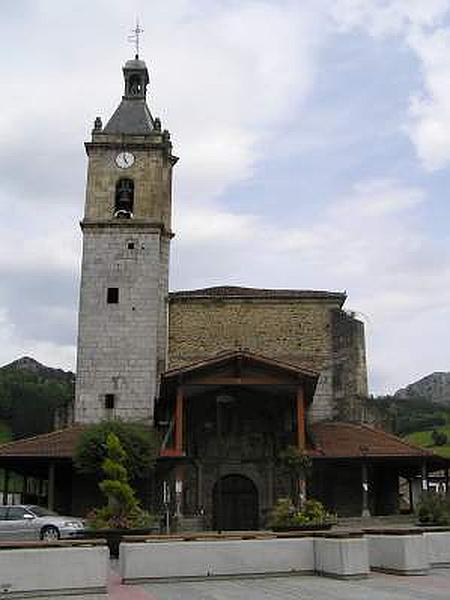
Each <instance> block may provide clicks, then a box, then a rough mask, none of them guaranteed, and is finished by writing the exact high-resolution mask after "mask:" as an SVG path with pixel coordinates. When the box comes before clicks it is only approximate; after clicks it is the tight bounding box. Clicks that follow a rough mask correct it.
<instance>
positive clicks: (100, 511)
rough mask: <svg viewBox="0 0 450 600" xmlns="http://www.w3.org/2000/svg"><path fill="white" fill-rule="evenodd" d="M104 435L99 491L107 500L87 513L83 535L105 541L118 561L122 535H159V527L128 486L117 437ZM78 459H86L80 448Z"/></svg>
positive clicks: (124, 457) (126, 460) (126, 459)
mask: <svg viewBox="0 0 450 600" xmlns="http://www.w3.org/2000/svg"><path fill="white" fill-rule="evenodd" d="M127 425H128V424H127ZM97 427H98V426H97ZM104 433H105V435H106V441H105V443H104V444H102V450H103V460H102V461H101V466H100V470H101V472H102V473H103V476H104V478H103V480H102V481H101V482H100V483H99V488H100V491H101V492H102V494H103V495H104V496H105V498H106V504H105V506H102V507H100V508H94V509H93V510H91V511H90V512H89V513H88V515H87V518H86V521H87V531H86V533H85V535H86V536H88V537H97V538H98V537H101V538H105V539H106V540H107V543H108V546H109V549H110V554H111V556H113V557H117V556H118V553H119V544H120V541H121V539H122V537H123V536H124V535H133V534H135V535H138V534H148V533H154V532H155V531H159V524H158V520H157V518H155V516H154V515H152V514H151V513H149V512H148V511H146V510H143V509H142V508H141V506H140V503H139V501H138V499H137V498H136V494H135V491H134V489H133V488H132V486H131V485H130V482H129V473H128V468H127V465H128V464H129V457H128V456H127V452H126V451H125V449H124V447H123V444H122V442H121V440H120V439H119V436H118V435H117V434H116V433H115V432H113V431H109V432H108V431H105V432H104ZM94 437H95V436H94ZM96 439H97V438H96ZM88 446H89V444H88ZM91 450H92V448H91ZM80 455H81V456H84V459H86V447H85V446H84V454H83V445H82V446H81V447H80V452H79V456H80Z"/></svg>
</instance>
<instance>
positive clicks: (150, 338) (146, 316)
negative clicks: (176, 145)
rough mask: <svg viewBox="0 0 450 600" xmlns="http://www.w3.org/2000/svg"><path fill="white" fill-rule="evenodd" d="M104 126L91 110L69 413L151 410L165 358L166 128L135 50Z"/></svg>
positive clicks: (83, 417) (131, 414) (89, 415)
mask: <svg viewBox="0 0 450 600" xmlns="http://www.w3.org/2000/svg"><path fill="white" fill-rule="evenodd" d="M123 75H124V80H125V90H124V95H123V98H122V101H121V103H120V105H119V106H118V108H117V110H116V111H115V113H114V114H113V116H112V117H111V119H110V120H109V122H108V123H107V125H106V126H105V127H104V128H103V126H102V122H101V119H100V118H97V119H96V120H95V125H94V129H93V131H92V139H91V141H90V142H87V143H86V144H85V146H86V152H87V155H88V173H87V186H86V204H85V212H84V218H83V220H82V222H81V229H82V231H83V261H82V271H81V289H80V308H79V325H78V356H77V383H76V399H75V421H76V422H78V423H92V422H98V421H101V420H103V419H108V418H121V419H123V420H127V421H132V420H144V421H147V422H151V420H152V418H153V406H154V399H155V397H156V395H157V394H158V384H159V376H160V374H161V372H162V371H163V370H164V369H165V364H166V338H167V296H168V271H169V246H170V239H171V238H172V236H173V234H172V232H171V196H172V192H171V181H172V167H173V166H174V164H175V163H176V161H177V158H176V157H174V156H173V155H172V145H171V142H170V134H169V132H168V131H167V130H164V131H162V130H161V122H160V121H159V119H155V118H153V117H152V115H151V113H150V110H149V108H148V106H147V102H146V90H147V85H148V83H149V76H148V71H147V67H146V65H145V62H144V61H142V60H140V59H139V57H138V55H136V57H135V59H134V60H129V61H127V63H126V64H125V66H124V68H123Z"/></svg>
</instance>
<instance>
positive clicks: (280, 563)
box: [120, 537, 315, 583]
mask: <svg viewBox="0 0 450 600" xmlns="http://www.w3.org/2000/svg"><path fill="white" fill-rule="evenodd" d="M314 569H315V565H314V541H313V539H312V538H310V537H303V538H289V539H260V540H258V539H256V540H233V539H230V540H216V541H213V540H211V539H208V540H206V541H205V540H203V541H202V540H200V539H199V540H198V541H167V540H161V541H159V542H158V541H153V540H152V541H148V542H126V541H125V542H123V543H122V544H121V547H120V574H121V576H122V578H123V580H124V582H126V583H127V582H128V583H133V582H138V581H142V580H158V579H159V580H164V579H174V578H175V579H191V578H204V577H217V576H222V577H224V576H228V577H229V576H233V575H234V576H238V575H259V574H281V573H294V572H295V573H298V572H307V573H312V572H314Z"/></svg>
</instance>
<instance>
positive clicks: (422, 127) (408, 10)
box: [331, 0, 450, 171]
mask: <svg viewBox="0 0 450 600" xmlns="http://www.w3.org/2000/svg"><path fill="white" fill-rule="evenodd" d="M449 12H450V4H449V2H448V0H428V1H426V2H424V0H389V1H384V0H337V1H336V2H333V3H332V7H331V14H332V16H333V17H334V19H335V22H336V24H337V26H338V28H339V29H340V30H341V31H345V32H347V31H351V30H353V29H360V30H363V31H366V32H368V33H369V34H370V35H372V36H374V37H376V38H386V37H388V36H399V38H400V39H401V40H402V41H403V43H404V44H405V45H406V46H407V47H408V48H409V49H410V50H411V51H412V52H413V53H414V55H415V57H416V60H417V61H418V65H419V68H420V72H421V75H422V87H421V89H420V90H417V91H415V92H414V93H413V94H412V95H411V97H410V102H409V112H408V114H407V115H405V121H404V123H403V126H402V125H400V127H403V130H404V131H405V132H406V134H407V135H408V136H409V138H410V140H411V142H412V143H413V144H414V146H415V149H416V152H417V156H418V158H419V160H420V161H421V163H422V165H423V167H424V168H425V169H427V170H429V171H434V170H437V169H442V168H444V167H446V166H448V164H449V163H450V62H449V59H448V57H449V55H450V27H448V25H446V24H445V17H446V16H448V14H449Z"/></svg>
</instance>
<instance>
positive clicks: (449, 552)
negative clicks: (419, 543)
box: [423, 530, 450, 567]
mask: <svg viewBox="0 0 450 600" xmlns="http://www.w3.org/2000/svg"><path fill="white" fill-rule="evenodd" d="M423 535H424V537H425V542H426V545H427V550H428V560H429V562H430V564H431V565H432V566H433V567H439V566H446V567H447V566H450V531H449V530H447V531H427V532H425V533H424V534H423Z"/></svg>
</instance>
